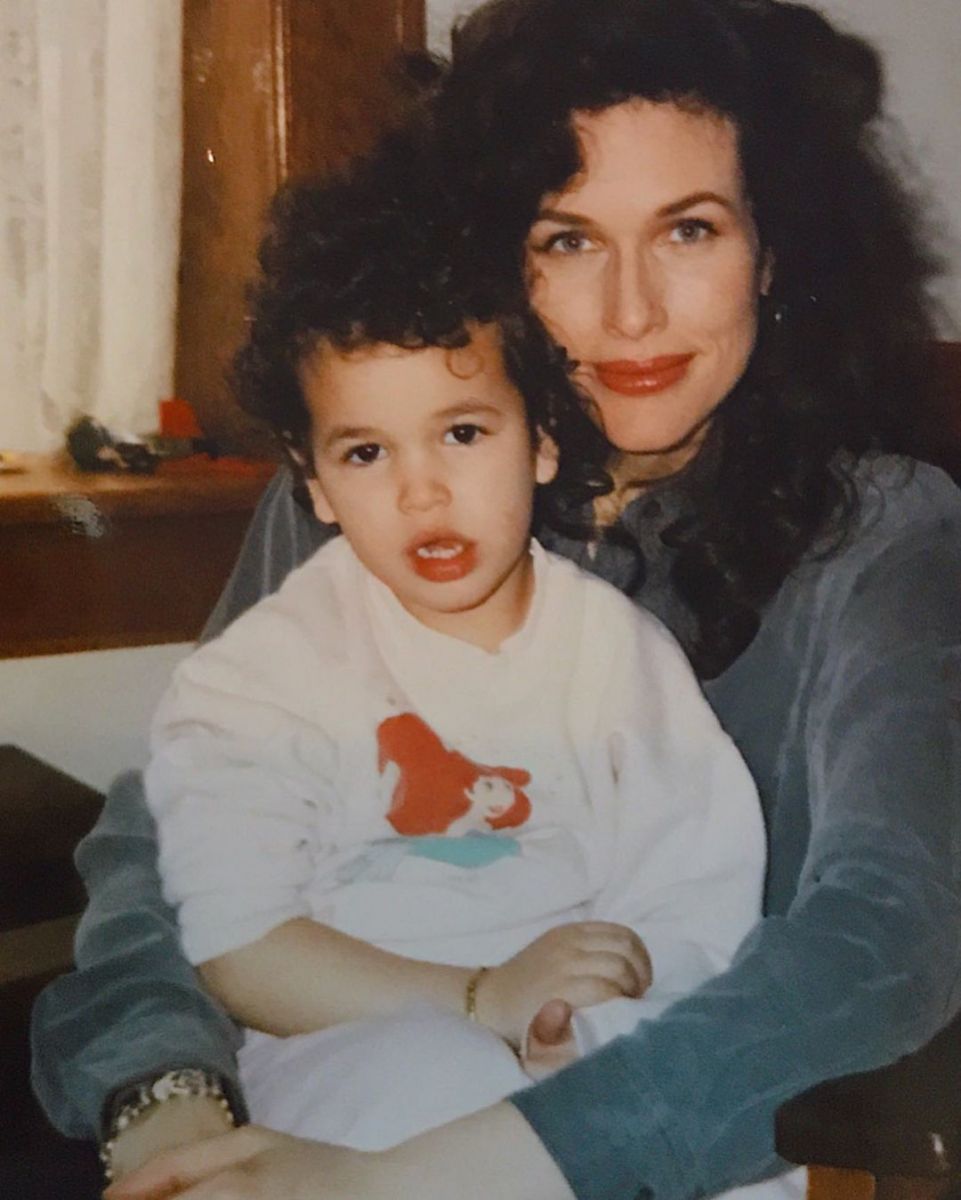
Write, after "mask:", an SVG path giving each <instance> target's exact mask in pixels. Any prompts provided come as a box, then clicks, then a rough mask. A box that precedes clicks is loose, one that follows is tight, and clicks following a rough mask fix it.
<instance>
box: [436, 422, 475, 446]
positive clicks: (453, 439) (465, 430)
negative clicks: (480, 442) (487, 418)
mask: <svg viewBox="0 0 961 1200" xmlns="http://www.w3.org/2000/svg"><path fill="white" fill-rule="evenodd" d="M483 433H484V430H483V429H481V427H480V426H479V425H471V424H469V423H468V422H464V423H463V424H462V425H452V426H451V427H450V429H448V430H447V433H446V434H445V435H444V441H445V442H446V443H447V445H449V446H471V445H473V443H474V442H476V441H477V439H478V438H479V437H481V436H482V434H483Z"/></svg>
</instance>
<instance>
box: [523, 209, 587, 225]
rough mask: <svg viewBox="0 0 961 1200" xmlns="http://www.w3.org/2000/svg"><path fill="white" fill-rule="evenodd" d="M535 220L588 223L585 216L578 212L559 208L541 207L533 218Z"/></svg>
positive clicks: (572, 223)
mask: <svg viewBox="0 0 961 1200" xmlns="http://www.w3.org/2000/svg"><path fill="white" fill-rule="evenodd" d="M534 220H535V222H536V221H553V222H554V223H555V224H557V225H580V226H585V225H590V223H591V222H590V221H589V220H588V219H587V217H582V216H581V215H580V213H570V212H563V211H562V210H561V209H559V208H542V209H541V211H540V212H539V213H538V214H537V216H536V217H535V218H534Z"/></svg>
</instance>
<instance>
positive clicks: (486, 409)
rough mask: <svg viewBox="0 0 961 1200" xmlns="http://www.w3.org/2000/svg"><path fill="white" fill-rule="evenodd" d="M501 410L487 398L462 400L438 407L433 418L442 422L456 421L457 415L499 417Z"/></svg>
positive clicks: (501, 413)
mask: <svg viewBox="0 0 961 1200" xmlns="http://www.w3.org/2000/svg"><path fill="white" fill-rule="evenodd" d="M503 412H504V410H503V409H502V408H501V407H500V405H498V404H492V403H491V402H490V401H489V400H462V401H460V402H459V403H457V404H451V405H448V407H447V408H442V409H439V410H438V411H437V412H436V413H434V419H435V420H436V421H438V422H442V421H456V420H457V418H458V417H479V416H492V417H499V416H502V415H503Z"/></svg>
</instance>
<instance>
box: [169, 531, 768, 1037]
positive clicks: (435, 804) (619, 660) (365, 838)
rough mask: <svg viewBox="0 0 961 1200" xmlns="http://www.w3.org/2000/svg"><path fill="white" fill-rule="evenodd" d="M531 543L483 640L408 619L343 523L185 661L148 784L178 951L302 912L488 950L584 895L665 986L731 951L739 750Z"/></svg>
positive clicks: (736, 923)
mask: <svg viewBox="0 0 961 1200" xmlns="http://www.w3.org/2000/svg"><path fill="white" fill-rule="evenodd" d="M532 554H533V556H534V564H535V593H534V599H533V602H532V605H531V609H530V612H529V614H528V617H527V620H526V622H525V624H524V626H523V628H522V629H520V630H519V631H518V632H517V633H516V634H514V635H513V636H512V637H510V638H509V639H508V640H507V641H506V642H504V643H503V645H502V646H501V647H500V649H499V650H498V652H496V653H489V652H487V651H485V650H482V649H479V648H478V647H476V646H473V645H470V644H468V643H465V642H461V641H459V640H457V639H454V638H451V637H448V636H446V635H443V634H439V633H436V632H434V631H432V630H429V629H427V628H426V627H425V626H423V625H421V624H420V623H419V622H418V621H417V620H416V619H415V618H413V617H412V616H410V615H409V614H408V613H407V612H406V611H405V610H404V609H403V608H402V606H401V605H400V604H399V602H398V601H397V600H396V598H395V597H394V596H393V594H392V593H391V592H390V591H389V590H388V589H387V588H386V587H384V586H383V585H382V584H381V583H380V582H379V581H378V580H377V579H375V578H374V577H373V576H371V575H370V574H369V573H368V572H367V571H366V570H365V569H364V568H363V567H362V566H361V564H360V563H359V562H358V560H357V559H356V557H355V555H354V554H353V551H352V550H351V549H350V547H349V545H348V543H347V542H346V540H345V539H343V538H338V539H336V540H335V541H333V542H331V543H329V544H328V545H326V546H325V547H323V548H322V549H321V550H320V551H318V553H317V554H315V555H314V556H313V557H312V558H311V559H310V560H309V561H308V562H307V563H305V564H304V565H303V566H302V567H300V568H298V569H297V570H296V571H294V572H293V573H292V574H291V575H290V576H289V577H288V579H287V580H286V582H285V583H284V585H283V586H282V587H281V588H280V590H279V591H278V592H277V593H276V594H275V595H273V596H270V597H268V598H267V599H265V600H263V601H262V602H261V603H259V604H258V605H257V606H256V607H255V608H253V609H251V610H250V611H249V612H247V613H246V614H244V615H243V616H242V617H240V618H239V620H237V621H236V622H235V623H234V624H233V625H232V626H230V628H229V629H227V631H226V632H225V633H224V634H223V635H222V636H221V637H220V638H218V639H217V640H216V641H214V642H212V643H210V644H208V645H206V646H204V647H202V648H201V649H199V650H198V651H197V652H196V653H195V654H193V655H192V656H191V657H190V658H189V659H187V660H186V661H185V662H184V663H183V664H181V666H180V667H179V668H178V670H177V671H176V673H175V675H174V679H173V682H172V685H171V687H170V689H169V691H168V693H167V695H166V696H165V698H164V700H163V702H162V703H161V706H160V709H159V711H158V713H157V716H156V718H155V722H154V726H153V735H152V750H153V758H152V761H151V764H150V766H149V768H148V770H147V774H146V782H147V796H148V801H149V804H150V806H151V809H152V811H153V813H154V815H155V816H156V818H157V822H158V825H159V831H160V846H161V857H160V862H161V871H162V875H163V879H164V888H165V894H166V896H167V898H168V899H169V900H170V901H171V902H172V903H173V904H175V905H176V906H177V907H178V911H179V918H180V922H181V928H182V935H183V941H184V947H185V950H186V953H187V955H188V957H189V958H190V959H191V961H193V962H195V963H199V962H203V961H206V960H207V959H210V958H213V957H215V956H217V955H220V954H223V953H225V952H227V951H229V950H232V949H235V948H237V947H239V946H242V945H244V944H246V943H249V942H252V941H255V940H257V939H258V938H260V937H262V936H263V935H264V934H266V933H268V932H269V931H270V930H271V929H272V928H274V927H275V926H278V925H280V924H282V923H283V922H285V921H287V920H289V919H291V918H293V917H300V916H308V917H313V918H314V919H316V920H319V921H323V922H325V923H327V924H329V925H331V926H334V927H336V928H338V929H340V930H342V931H343V932H346V933H350V934H353V935H355V936H357V937H361V938H364V939H366V940H368V941H370V942H373V943H375V944H377V945H379V946H381V947H383V948H384V949H387V950H391V951H394V952H396V953H400V954H405V955H408V956H410V957H413V958H419V959H423V960H429V961H436V962H448V963H452V964H459V965H472V964H476V963H478V962H487V963H490V964H496V963H498V962H501V961H503V960H504V959H505V958H507V957H509V956H510V955H512V954H514V953H515V952H516V951H517V950H519V949H520V948H521V947H522V946H524V945H526V944H527V943H528V942H530V941H531V940H532V939H533V938H534V937H536V936H538V934H540V933H542V932H543V931H545V930H546V929H548V928H550V927H551V926H553V925H556V924H559V923H563V922H566V921H572V920H582V919H585V918H588V917H597V918H602V919H606V920H613V921H621V922H623V923H625V924H629V925H631V926H633V927H634V928H636V929H637V931H638V933H639V934H640V936H641V937H642V938H643V939H644V941H645V943H646V945H647V946H648V949H649V952H650V953H651V957H652V961H653V964H654V975H655V981H656V992H657V993H660V994H663V995H664V996H665V997H672V996H675V995H677V994H678V993H681V992H684V991H687V990H689V989H690V988H691V987H693V986H696V985H697V984H698V983H700V982H702V981H703V980H704V979H706V978H708V977H709V976H710V975H712V974H714V973H716V972H717V971H718V970H720V969H721V968H723V967H724V966H725V965H726V964H727V962H728V961H729V960H730V957H731V955H732V954H733V951H734V950H735V948H736V946H737V945H738V943H739V942H740V940H741V938H742V937H743V935H744V934H745V933H746V932H747V930H748V929H749V928H750V926H751V925H752V924H753V922H754V921H755V920H756V918H757V916H758V913H759V907H760V891H761V878H762V872H763V855H764V849H763V847H764V837H763V830H762V826H761V819H760V811H759V807H758V803H757V798H756V794H755V791H754V787H753V784H752V782H751V780H750V777H749V775H748V772H747V769H746V768H745V766H744V764H743V763H742V761H741V759H740V756H739V755H738V753H737V751H736V750H735V748H734V746H733V744H732V743H731V742H730V740H729V739H728V738H727V736H726V735H725V734H724V733H723V732H722V731H721V729H720V726H719V725H718V723H717V720H716V718H715V717H714V715H713V713H712V711H711V709H710V708H709V706H708V704H707V703H706V701H705V700H704V699H703V697H702V695H701V692H700V689H699V687H698V684H697V682H696V680H695V678H694V676H693V674H692V672H691V670H690V667H689V666H688V663H687V660H686V659H685V657H684V655H683V653H682V651H681V650H680V649H679V647H678V646H677V644H676V643H675V642H674V640H673V639H672V637H671V636H670V634H668V633H667V632H666V631H665V629H664V628H663V627H662V626H661V625H660V624H659V623H658V622H657V621H656V620H655V619H654V618H653V617H651V616H650V615H649V614H647V613H644V612H642V611H639V610H638V609H637V608H635V606H634V605H633V604H632V603H631V602H630V601H628V600H627V599H625V598H624V597H623V596H621V595H620V593H618V592H617V591H616V590H615V589H613V588H612V587H610V586H609V585H607V584H606V583H603V582H602V581H600V580H598V579H596V578H593V577H592V576H589V575H586V574H585V573H583V572H582V571H580V570H579V569H578V568H576V567H575V566H574V565H573V564H571V563H570V562H568V561H567V560H565V559H561V558H558V557H555V556H553V555H551V554H548V553H546V552H545V551H544V550H542V549H541V548H540V547H539V546H538V545H536V544H534V545H533V546H532ZM651 1002H652V1003H656V995H655V994H652V995H651ZM600 1007H601V1008H606V1007H607V1006H600ZM616 1007H617V1005H616V1003H615V1005H614V1008H615V1009H616ZM636 1019H637V1017H636V1016H634V1017H633V1018H631V1019H630V1024H631V1025H632V1024H633V1023H634V1022H635V1021H636ZM610 1032H612V1030H611V1029H606V1030H602V1031H600V1032H596V1031H595V1035H588V1040H589V1041H590V1040H595V1038H604V1037H606V1036H609V1035H610ZM580 1033H581V1036H582V1038H583V1037H584V1036H585V1034H584V1030H583V1029H582V1030H581V1031H580Z"/></svg>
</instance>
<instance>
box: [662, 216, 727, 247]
mask: <svg viewBox="0 0 961 1200" xmlns="http://www.w3.org/2000/svg"><path fill="white" fill-rule="evenodd" d="M716 234H717V226H716V225H715V224H714V223H713V222H712V221H708V220H705V218H704V217H683V218H682V219H681V220H680V221H678V222H677V224H676V225H674V226H673V227H672V229H671V241H672V242H678V243H680V244H681V245H682V246H693V245H696V244H697V243H698V242H706V241H708V239H710V238H712V237H714V236H716Z"/></svg>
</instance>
